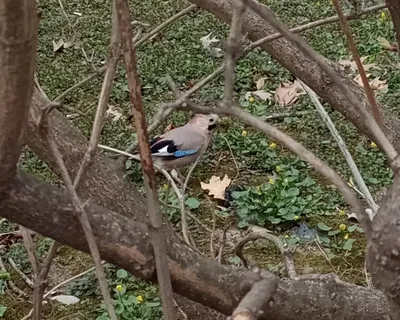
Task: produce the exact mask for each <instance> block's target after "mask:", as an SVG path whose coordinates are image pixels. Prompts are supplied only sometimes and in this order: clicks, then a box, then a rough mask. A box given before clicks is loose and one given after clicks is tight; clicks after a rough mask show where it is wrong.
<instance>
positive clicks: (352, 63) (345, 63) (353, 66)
mask: <svg viewBox="0 0 400 320" xmlns="http://www.w3.org/2000/svg"><path fill="white" fill-rule="evenodd" d="M367 58H368V57H367V56H366V57H361V58H360V60H361V63H362V65H363V67H364V70H365V71H368V70H369V69H371V68H374V69H380V68H379V67H378V66H377V65H376V64H375V63H369V64H364V61H365V60H366V59H367ZM338 63H339V65H341V66H343V67H349V68H350V70H351V71H358V68H357V64H356V62H355V61H350V60H339V62H338Z"/></svg>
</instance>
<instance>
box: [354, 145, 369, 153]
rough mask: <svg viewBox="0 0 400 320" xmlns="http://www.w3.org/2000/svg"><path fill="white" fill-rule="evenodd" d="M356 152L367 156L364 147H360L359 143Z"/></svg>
mask: <svg viewBox="0 0 400 320" xmlns="http://www.w3.org/2000/svg"><path fill="white" fill-rule="evenodd" d="M356 150H357V152H359V153H361V154H367V153H368V152H367V150H365V149H364V147H363V146H362V144H361V143H358V144H357V146H356Z"/></svg>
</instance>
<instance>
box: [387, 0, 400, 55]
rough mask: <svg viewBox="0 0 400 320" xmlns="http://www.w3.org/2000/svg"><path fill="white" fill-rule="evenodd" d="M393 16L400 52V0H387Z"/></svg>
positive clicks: (399, 50)
mask: <svg viewBox="0 0 400 320" xmlns="http://www.w3.org/2000/svg"><path fill="white" fill-rule="evenodd" d="M385 2H386V5H387V7H388V9H389V12H390V15H391V17H392V21H393V26H394V31H395V33H396V40H397V48H398V52H399V54H400V0H385Z"/></svg>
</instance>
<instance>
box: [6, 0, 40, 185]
mask: <svg viewBox="0 0 400 320" xmlns="http://www.w3.org/2000/svg"><path fill="white" fill-rule="evenodd" d="M37 30H38V21H37V15H36V2H35V1H34V0H4V1H0V70H1V73H0V83H1V85H0V189H3V188H7V184H8V182H9V181H10V180H11V179H12V177H13V176H14V175H15V172H16V169H17V162H18V159H19V156H20V154H21V151H22V145H23V130H24V127H25V126H26V123H27V119H28V113H29V105H30V102H31V97H32V88H33V83H34V79H33V76H34V72H35V69H36V47H37Z"/></svg>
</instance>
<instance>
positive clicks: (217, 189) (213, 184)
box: [200, 174, 231, 200]
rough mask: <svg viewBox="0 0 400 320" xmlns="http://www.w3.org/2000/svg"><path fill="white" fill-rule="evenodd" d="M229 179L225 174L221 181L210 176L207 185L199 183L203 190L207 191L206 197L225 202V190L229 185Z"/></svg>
mask: <svg viewBox="0 0 400 320" xmlns="http://www.w3.org/2000/svg"><path fill="white" fill-rule="evenodd" d="M230 183H231V179H229V177H228V175H226V174H225V176H224V178H223V179H222V180H221V179H220V178H219V177H217V176H212V177H211V179H210V181H209V183H204V182H200V185H201V188H202V189H203V190H209V192H208V195H210V196H214V198H215V199H222V200H225V190H226V188H227V187H228V186H229V185H230Z"/></svg>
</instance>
